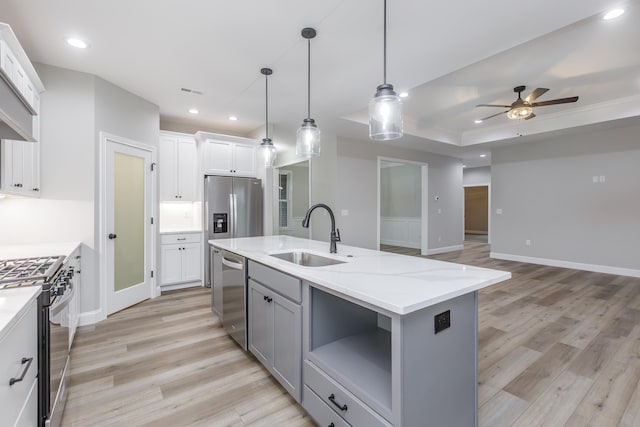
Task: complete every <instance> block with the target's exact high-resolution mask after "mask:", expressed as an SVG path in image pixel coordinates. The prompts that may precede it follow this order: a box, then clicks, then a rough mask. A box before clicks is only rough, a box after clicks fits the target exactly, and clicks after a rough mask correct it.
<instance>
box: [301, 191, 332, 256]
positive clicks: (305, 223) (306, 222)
mask: <svg viewBox="0 0 640 427" xmlns="http://www.w3.org/2000/svg"><path fill="white" fill-rule="evenodd" d="M315 208H325V209H326V210H327V212H329V216H330V217H331V245H330V246H329V253H332V254H335V253H337V252H338V248H337V245H336V243H337V242H339V241H340V230H338V229H337V228H336V218H335V217H334V216H333V211H332V210H331V208H330V207H329V206H327V205H325V204H324V203H318V204H316V205H313V206H311V207H310V208H309V210H308V211H307V213H306V215H305V216H304V219H303V220H302V226H303V227H304V228H309V221H310V220H311V212H313V210H314V209H315Z"/></svg>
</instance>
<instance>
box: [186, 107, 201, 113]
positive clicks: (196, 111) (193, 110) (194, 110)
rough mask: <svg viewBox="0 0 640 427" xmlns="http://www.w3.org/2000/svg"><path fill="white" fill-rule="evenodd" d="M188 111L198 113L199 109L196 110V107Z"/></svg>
mask: <svg viewBox="0 0 640 427" xmlns="http://www.w3.org/2000/svg"><path fill="white" fill-rule="evenodd" d="M189 112H190V113H191V114H198V113H199V112H200V111H198V109H197V108H192V109H190V110H189Z"/></svg>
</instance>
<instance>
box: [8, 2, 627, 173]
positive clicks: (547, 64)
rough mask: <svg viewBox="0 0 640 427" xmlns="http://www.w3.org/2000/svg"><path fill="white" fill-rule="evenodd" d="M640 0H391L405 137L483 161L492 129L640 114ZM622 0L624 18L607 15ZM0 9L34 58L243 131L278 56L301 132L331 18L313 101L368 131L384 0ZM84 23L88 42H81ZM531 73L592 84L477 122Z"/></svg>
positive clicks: (357, 134)
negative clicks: (516, 118) (310, 32)
mask: <svg viewBox="0 0 640 427" xmlns="http://www.w3.org/2000/svg"><path fill="white" fill-rule="evenodd" d="M637 3H638V1H637V0H628V1H624V2H620V1H616V0H564V1H562V2H558V1H557V0H537V1H534V2H509V1H505V0H485V1H482V2H479V1H468V0H448V1H441V2H427V1H424V0H390V1H389V2H388V81H389V82H390V83H392V84H394V86H395V88H396V89H397V90H398V91H403V90H408V91H409V92H410V96H409V98H407V99H406V100H405V127H406V130H405V131H406V133H407V135H406V136H405V137H404V138H403V139H402V140H401V141H399V142H395V143H397V144H401V145H404V146H408V147H413V148H418V149H425V150H430V151H435V152H439V153H441V154H448V155H455V156H458V157H461V158H464V159H465V161H467V162H468V163H470V164H473V165H475V163H477V164H478V165H479V164H483V163H486V162H487V161H488V160H489V158H484V159H482V160H478V155H479V153H481V152H488V150H489V148H490V144H485V143H486V142H488V141H495V140H510V139H513V138H514V137H515V136H516V135H518V134H523V135H531V134H537V133H541V132H548V131H557V130H558V129H563V128H567V127H575V126H582V125H588V124H591V123H597V122H602V121H604V120H614V119H620V118H623V117H629V116H635V115H640V111H639V109H640V107H638V106H639V105H640V103H639V102H638V98H639V97H640V73H639V70H640V55H638V52H640V25H637V22H638V13H640V12H639V9H640V8H638V7H637V6H638V5H637ZM620 5H622V6H624V7H625V8H626V9H627V13H626V14H625V15H623V16H622V17H621V18H618V19H617V20H613V21H603V20H602V19H601V17H602V14H603V12H604V11H606V10H609V9H610V8H612V7H616V6H620ZM0 21H4V22H6V23H8V24H10V25H11V26H12V28H13V30H14V32H15V33H16V35H17V36H18V38H19V39H20V41H21V43H22V45H23V47H24V48H25V50H26V51H27V54H28V55H29V57H30V58H31V60H32V61H37V62H43V63H47V64H52V65H56V66H60V67H64V68H70V69H74V70H79V71H84V72H88V73H92V74H95V75H98V76H100V77H102V78H104V79H106V80H109V81H111V82H113V83H114V84H116V85H118V86H121V87H123V88H125V89H127V90H129V91H130V92H133V93H135V94H137V95H139V96H141V97H143V98H145V99H147V100H149V101H151V102H153V103H155V104H157V105H159V107H160V114H161V117H162V118H163V119H164V120H167V121H173V122H182V123H187V124H190V125H194V126H201V127H202V128H203V129H216V130H218V131H221V132H229V133H233V134H238V135H247V134H249V133H251V132H252V131H254V130H255V129H257V128H259V127H261V126H263V124H264V77H263V76H262V75H261V74H260V68H262V67H271V68H273V70H274V74H273V75H272V76H271V77H270V78H269V101H270V102H269V104H270V105H269V117H270V122H271V123H273V124H274V125H275V126H277V127H278V129H279V130H280V131H281V132H282V130H284V132H285V133H287V132H290V133H291V135H292V136H291V139H293V138H294V135H295V131H296V128H297V127H298V126H299V125H300V123H301V122H302V119H303V118H304V117H305V116H306V41H305V40H304V39H302V37H301V36H300V30H301V29H302V28H303V27H307V26H311V27H314V28H316V30H317V31H318V36H317V37H316V39H314V40H312V46H311V47H312V49H311V55H312V77H311V78H312V95H311V97H312V99H311V102H312V105H311V113H312V114H311V115H312V117H314V118H315V119H316V121H317V122H318V124H319V126H320V128H321V129H322V131H323V132H325V133H337V134H343V135H346V136H350V137H354V138H361V139H366V138H367V132H368V130H367V126H366V106H367V103H368V101H369V99H370V97H371V96H372V95H373V93H374V92H375V88H376V86H377V85H378V84H380V83H382V0H375V1H374V0H323V1H317V0H316V1H310V0H277V1H264V0H244V1H221V0H189V1H180V0H162V1H160V0H135V1H131V0H110V1H97V0H92V1H87V0H56V1H51V0H2V4H1V6H0ZM70 36H76V37H80V38H83V39H84V40H86V41H87V42H88V43H89V48H88V49H86V50H76V49H74V48H71V47H69V46H67V45H66V43H65V39H66V38H67V37H70ZM45 83H46V82H45ZM520 84H523V85H526V86H527V92H526V93H528V92H529V91H530V90H533V89H534V88H536V87H547V88H550V89H551V90H550V91H549V92H547V93H546V94H545V95H543V96H542V97H541V98H540V99H539V100H540V101H544V100H546V99H555V98H561V97H567V96H574V95H579V96H580V100H579V101H578V102H577V103H575V104H569V105H561V106H550V107H543V108H538V109H536V111H535V113H536V115H537V116H538V117H536V118H535V119H533V120H529V121H527V122H520V123H513V122H510V121H509V120H508V119H507V118H506V117H505V116H499V117H496V118H493V119H490V120H489V121H486V122H485V123H482V124H480V125H476V124H474V123H473V121H474V119H476V118H481V117H485V116H488V115H490V114H492V113H493V112H499V111H500V110H499V109H495V110H494V109H491V108H486V107H485V108H475V105H476V104H479V103H489V104H493V103H498V104H505V105H506V104H510V103H511V102H513V100H515V94H514V93H513V91H512V89H513V87H514V86H517V85H520ZM183 87H184V88H190V89H194V90H198V91H201V92H203V95H194V94H188V93H184V92H182V91H181V90H180V89H181V88H183ZM194 107H195V108H197V109H199V110H200V112H201V113H200V115H198V116H197V117H195V116H193V115H190V114H189V113H188V112H187V111H188V110H189V109H190V108H194ZM229 114H235V115H238V116H239V118H240V120H238V121H237V122H231V121H229V120H228V119H227V117H228V115H229ZM276 143H277V141H276Z"/></svg>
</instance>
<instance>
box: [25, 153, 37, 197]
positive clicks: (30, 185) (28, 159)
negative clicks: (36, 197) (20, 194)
mask: <svg viewBox="0 0 640 427" xmlns="http://www.w3.org/2000/svg"><path fill="white" fill-rule="evenodd" d="M21 145H22V187H21V190H22V191H24V192H25V193H32V192H34V189H35V188H36V186H35V184H34V182H33V172H34V171H33V167H34V165H33V163H34V158H35V154H36V153H35V150H36V147H35V146H36V144H35V143H33V142H23V143H22V144H21Z"/></svg>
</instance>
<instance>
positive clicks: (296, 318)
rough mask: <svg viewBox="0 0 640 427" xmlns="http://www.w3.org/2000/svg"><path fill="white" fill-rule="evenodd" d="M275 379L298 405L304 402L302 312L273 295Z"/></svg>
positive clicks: (297, 306) (283, 299) (296, 306)
mask: <svg viewBox="0 0 640 427" xmlns="http://www.w3.org/2000/svg"><path fill="white" fill-rule="evenodd" d="M272 305H273V370H272V373H273V376H274V377H276V379H277V380H278V381H279V382H280V384H282V385H283V387H284V388H286V389H287V391H288V392H289V393H290V394H291V395H292V396H293V397H294V398H295V399H296V400H297V401H298V402H300V398H301V385H302V384H301V370H302V310H301V308H300V305H298V304H295V303H293V302H291V301H289V300H288V299H286V298H284V297H281V296H280V295H278V294H274V295H273V302H272Z"/></svg>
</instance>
